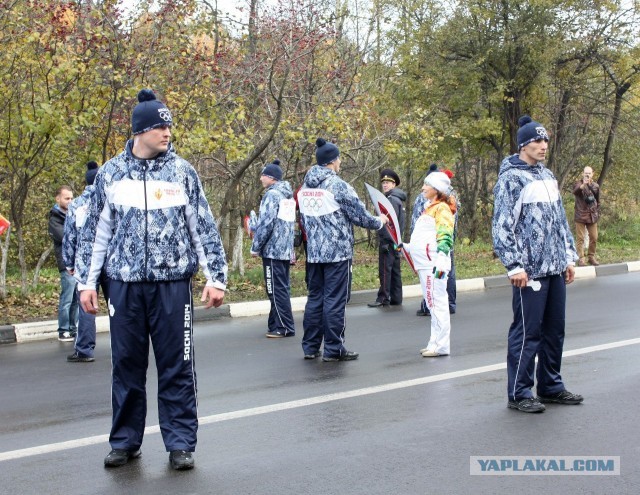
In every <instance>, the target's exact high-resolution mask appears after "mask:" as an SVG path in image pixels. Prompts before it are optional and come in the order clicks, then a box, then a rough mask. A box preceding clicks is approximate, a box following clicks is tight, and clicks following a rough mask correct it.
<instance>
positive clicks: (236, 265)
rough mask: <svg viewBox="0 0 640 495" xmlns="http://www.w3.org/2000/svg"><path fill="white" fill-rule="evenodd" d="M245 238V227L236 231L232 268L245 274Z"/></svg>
mask: <svg viewBox="0 0 640 495" xmlns="http://www.w3.org/2000/svg"><path fill="white" fill-rule="evenodd" d="M243 239H244V229H242V228H238V229H237V231H236V240H235V242H234V243H233V253H232V255H231V270H232V271H238V273H239V274H240V275H242V276H244V257H243V255H242V247H243Z"/></svg>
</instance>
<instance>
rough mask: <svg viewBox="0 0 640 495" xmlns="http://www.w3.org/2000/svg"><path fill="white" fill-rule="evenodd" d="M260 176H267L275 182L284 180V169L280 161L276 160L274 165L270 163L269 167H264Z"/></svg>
mask: <svg viewBox="0 0 640 495" xmlns="http://www.w3.org/2000/svg"><path fill="white" fill-rule="evenodd" d="M260 175H265V176H267V177H271V178H272V179H275V180H282V169H281V168H280V160H274V161H273V163H270V164H269V165H267V166H266V167H264V168H263V169H262V172H261V173H260Z"/></svg>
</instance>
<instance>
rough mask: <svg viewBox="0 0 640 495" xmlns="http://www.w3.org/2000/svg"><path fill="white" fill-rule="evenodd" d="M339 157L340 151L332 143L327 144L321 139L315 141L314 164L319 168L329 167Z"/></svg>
mask: <svg viewBox="0 0 640 495" xmlns="http://www.w3.org/2000/svg"><path fill="white" fill-rule="evenodd" d="M339 156H340V150H339V149H338V147H337V146H336V145H335V144H333V143H328V142H327V141H325V140H324V139H322V138H318V139H316V162H317V164H318V165H320V166H323V167H324V166H325V165H329V164H330V163H331V162H332V161H334V160H335V159H336V158H338V157H339Z"/></svg>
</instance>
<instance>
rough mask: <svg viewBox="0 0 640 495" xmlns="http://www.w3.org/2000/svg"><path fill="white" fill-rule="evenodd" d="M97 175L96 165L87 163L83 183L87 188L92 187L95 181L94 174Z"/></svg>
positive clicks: (91, 162)
mask: <svg viewBox="0 0 640 495" xmlns="http://www.w3.org/2000/svg"><path fill="white" fill-rule="evenodd" d="M97 173H98V164H97V163H96V162H94V161H93V160H91V161H90V162H87V171H86V172H85V174H84V181H85V182H86V183H87V186H92V185H93V181H94V180H96V174H97Z"/></svg>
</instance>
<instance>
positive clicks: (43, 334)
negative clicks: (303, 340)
mask: <svg viewBox="0 0 640 495" xmlns="http://www.w3.org/2000/svg"><path fill="white" fill-rule="evenodd" d="M637 271H640V261H632V262H628V263H616V264H612V265H600V266H598V267H594V266H584V267H576V279H583V278H593V277H601V276H605V275H617V274H620V273H628V272H637ZM508 285H509V279H508V278H507V277H506V275H498V276H494V277H484V278H471V279H464V280H460V279H458V280H457V281H456V290H457V292H467V291H474V290H485V289H492V288H496V287H506V286H508ZM402 290H403V295H404V297H407V298H409V297H420V296H421V295H422V294H421V290H420V285H405V286H404V287H403V289H402ZM376 294H377V289H373V290H361V291H355V292H352V294H351V300H350V301H349V305H356V304H365V303H368V302H371V301H373V300H374V299H375V297H376ZM306 302H307V298H306V297H293V298H291V306H292V308H293V311H303V310H304V306H305V304H306ZM269 308H270V306H269V301H268V300H262V301H252V302H241V303H231V304H223V305H222V306H220V307H219V308H212V309H208V310H205V309H204V308H203V307H196V308H194V315H193V316H194V322H196V323H197V322H201V321H209V320H215V319H219V318H240V317H243V316H259V315H267V314H269ZM96 327H97V331H98V332H108V331H109V318H108V317H107V316H99V317H97V318H96ZM57 330H58V322H57V320H48V321H36V322H30V323H19V324H17V325H5V326H0V344H13V343H23V342H31V341H35V340H46V339H56V338H58V332H57Z"/></svg>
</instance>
